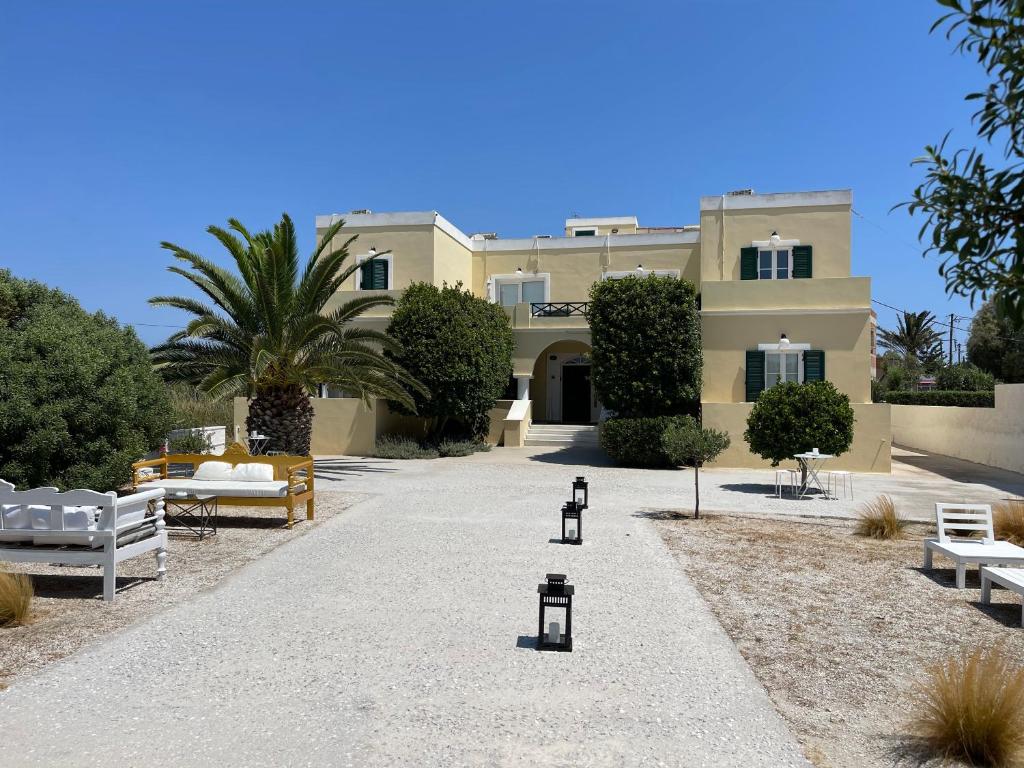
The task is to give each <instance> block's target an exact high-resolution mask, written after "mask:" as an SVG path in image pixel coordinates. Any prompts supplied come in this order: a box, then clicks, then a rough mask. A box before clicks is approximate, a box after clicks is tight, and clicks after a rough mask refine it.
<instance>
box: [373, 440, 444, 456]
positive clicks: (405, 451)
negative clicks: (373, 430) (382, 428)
mask: <svg viewBox="0 0 1024 768" xmlns="http://www.w3.org/2000/svg"><path fill="white" fill-rule="evenodd" d="M373 455H374V456H375V457H376V458H378V459H436V458H437V456H438V453H437V449H436V448H425V447H423V446H422V445H420V444H419V443H418V442H416V441H415V440H413V439H412V438H411V437H403V436H402V435H381V436H380V437H378V438H377V443H376V445H375V446H374V449H373Z"/></svg>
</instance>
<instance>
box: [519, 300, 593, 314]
mask: <svg viewBox="0 0 1024 768" xmlns="http://www.w3.org/2000/svg"><path fill="white" fill-rule="evenodd" d="M586 316H587V302H585V301H543V302H534V303H532V304H530V317H586Z"/></svg>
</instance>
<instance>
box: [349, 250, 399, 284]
mask: <svg viewBox="0 0 1024 768" xmlns="http://www.w3.org/2000/svg"><path fill="white" fill-rule="evenodd" d="M356 263H357V264H360V265H361V266H360V267H359V271H358V272H357V273H356V274H357V275H358V277H357V285H358V288H359V290H360V291H390V290H393V289H394V287H395V285H394V281H395V277H394V261H393V260H392V254H390V253H385V254H383V255H381V256H377V255H376V252H375V251H371V252H370V253H365V254H363V255H361V256H356Z"/></svg>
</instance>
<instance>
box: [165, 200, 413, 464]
mask: <svg viewBox="0 0 1024 768" xmlns="http://www.w3.org/2000/svg"><path fill="white" fill-rule="evenodd" d="M228 223H229V227H228V229H223V228H221V227H216V226H211V227H208V228H207V231H208V232H209V233H210V234H211V235H213V236H214V237H215V238H217V240H218V241H219V242H220V244H221V245H223V246H224V248H225V249H227V251H228V253H230V255H231V257H232V259H233V260H234V263H235V267H236V268H237V274H236V273H234V272H231V271H229V270H227V269H224V268H222V267H219V266H217V265H216V264H214V263H213V262H212V261H210V260H209V259H206V258H204V257H202V256H200V255H198V254H195V253H192V252H191V251H188V250H186V249H184V248H182V247H180V246H177V245H174V244H173V243H168V242H164V243H161V245H162V246H163V247H164V248H166V249H167V250H169V251H171V252H172V253H173V254H174V256H175V258H176V259H178V261H180V262H181V263H182V264H184V265H185V266H174V267H170V268H169V270H170V271H171V272H174V273H175V274H178V275H181V276H182V277H183V278H185V279H186V280H188V281H189V282H190V283H191V284H192V285H193V286H194V287H195V288H197V289H198V290H199V291H200V292H201V293H202V294H203V295H204V301H205V302H206V303H204V301H200V300H197V299H193V298H189V297H182V296H156V297H154V298H152V299H150V300H149V301H150V303H151V304H154V305H157V306H167V307H174V308H175V309H180V310H183V311H185V312H187V313H189V314H190V315H192V316H193V318H192V320H191V322H189V324H188V327H187V328H186V329H185V330H183V331H181V332H179V333H176V334H174V335H173V336H171V337H170V338H169V339H168V340H167V341H166V342H164V343H163V344H160V345H158V346H156V347H154V348H153V350H152V356H153V361H154V362H155V363H156V365H157V367H158V368H159V370H160V373H161V374H162V375H163V376H164V378H165V379H166V380H168V381H180V382H186V383H189V384H192V385H195V386H196V387H198V388H199V389H200V390H201V391H202V392H204V393H206V394H208V395H210V396H211V397H213V398H214V399H221V398H230V397H231V396H233V395H246V396H249V397H250V398H253V399H252V401H251V402H250V408H249V411H250V414H249V418H248V419H247V423H246V427H247V429H248V430H249V432H260V433H262V434H265V435H267V436H268V437H270V444H271V446H272V447H273V448H276V449H278V450H285V451H287V452H288V453H292V454H296V455H306V454H308V453H309V441H310V424H311V420H312V408H310V407H309V405H308V399H307V398H305V397H303V395H306V394H309V393H312V392H314V391H315V390H316V387H317V385H318V384H329V385H332V386H335V387H337V388H339V389H343V390H345V391H346V392H348V393H350V394H351V395H353V396H355V397H360V398H362V399H363V400H368V399H369V398H371V397H385V398H388V399H391V400H396V401H399V402H402V403H404V404H406V405H408V406H410V407H411V406H412V398H411V397H410V396H409V394H408V392H407V391H406V389H405V387H413V388H415V387H416V386H418V385H417V383H416V381H415V380H414V379H412V378H411V377H410V376H409V375H408V374H407V373H406V372H405V371H403V370H402V369H401V367H399V366H397V365H395V363H394V362H393V361H391V360H389V359H387V358H386V357H385V356H384V355H383V354H382V353H381V348H383V349H385V350H391V351H397V345H396V344H395V342H394V341H393V340H392V339H391V338H390V337H388V336H387V335H385V334H383V333H381V332H380V331H375V330H372V329H369V328H361V327H357V326H355V325H353V321H354V320H356V319H357V318H358V317H359V316H360V315H362V314H363V313H364V312H366V311H367V310H369V309H371V308H372V307H377V306H382V305H390V304H392V303H393V301H392V299H391V298H390V297H388V296H382V295H379V294H374V295H371V296H364V297H360V298H357V299H352V300H351V301H347V302H345V303H344V304H341V305H340V306H338V307H337V308H335V309H333V310H328V309H327V303H328V302H329V301H330V300H331V299H332V298H333V297H334V296H335V294H336V292H337V291H338V290H339V289H340V288H341V287H342V285H343V284H344V283H345V281H346V280H348V279H350V277H351V275H352V274H353V273H354V272H355V271H356V270H357V269H358V265H356V264H354V263H350V264H346V262H347V261H348V257H349V253H348V246H349V245H350V244H351V243H352V241H353V240H354V239H355V237H352V238H349V239H348V240H346V241H345V243H344V244H343V245H342V246H341V247H338V248H336V247H335V246H334V245H333V241H334V238H335V236H336V235H337V234H338V232H339V230H340V229H341V227H342V226H343V225H344V221H342V220H339V221H337V222H336V223H335V224H333V225H332V226H331V227H329V228H328V229H327V231H326V232H324V234H323V236H322V237H321V238H320V242H319V243H318V244H317V247H316V249H315V250H314V251H313V253H312V255H311V256H310V257H309V259H308V260H307V261H306V263H305V265H300V263H299V261H300V260H299V254H298V246H297V241H296V237H295V227H294V225H293V224H292V220H291V219H290V218H289V217H288V215H287V214H284V215H282V217H281V221H280V222H279V223H277V224H275V225H274V229H273V230H271V231H264V232H257V233H255V234H251V233H250V232H249V231H248V230H247V229H246V228H245V227H244V226H242V224H241V223H240V222H239V221H237V220H235V219H229V222H228Z"/></svg>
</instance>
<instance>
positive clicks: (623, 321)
mask: <svg viewBox="0 0 1024 768" xmlns="http://www.w3.org/2000/svg"><path fill="white" fill-rule="evenodd" d="M587 317H588V320H589V322H590V336H591V340H592V341H591V344H592V347H593V354H592V360H593V380H594V389H595V391H596V393H597V396H598V398H599V399H600V400H601V402H602V403H603V404H604V406H605V407H606V408H608V409H610V410H612V411H614V412H615V413H617V414H618V415H619V416H622V417H626V418H639V417H649V416H674V415H677V414H686V413H689V414H696V413H697V408H698V405H699V403H700V387H701V368H702V365H703V363H702V357H701V346H700V315H699V313H698V310H697V300H696V292H695V290H694V287H693V284H692V283H690V282H688V281H686V280H679V279H677V278H673V277H653V276H652V277H632V276H631V277H627V278H624V279H622V280H600V281H598V282H596V283H594V285H593V286H592V287H591V289H590V304H589V308H588V310H587ZM658 444H659V445H660V443H658Z"/></svg>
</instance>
